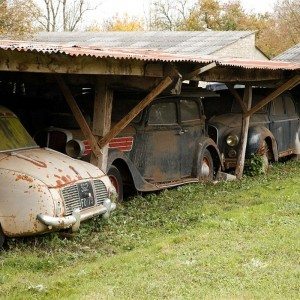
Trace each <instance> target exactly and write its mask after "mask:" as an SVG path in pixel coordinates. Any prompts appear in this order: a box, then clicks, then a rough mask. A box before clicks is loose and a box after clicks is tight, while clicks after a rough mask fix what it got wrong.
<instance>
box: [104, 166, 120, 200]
mask: <svg viewBox="0 0 300 300" xmlns="http://www.w3.org/2000/svg"><path fill="white" fill-rule="evenodd" d="M107 176H108V177H109V179H110V181H111V183H112V185H113V186H114V187H115V189H116V191H117V193H118V200H119V201H120V202H121V201H123V180H122V176H121V173H120V171H119V170H118V169H117V168H116V167H115V166H110V168H109V169H108V172H107Z"/></svg>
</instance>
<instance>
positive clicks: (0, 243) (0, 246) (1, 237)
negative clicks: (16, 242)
mask: <svg viewBox="0 0 300 300" xmlns="http://www.w3.org/2000/svg"><path fill="white" fill-rule="evenodd" d="M5 242H6V237H5V235H4V233H3V230H2V228H1V225H0V251H1V250H2V249H3V248H4V245H5Z"/></svg>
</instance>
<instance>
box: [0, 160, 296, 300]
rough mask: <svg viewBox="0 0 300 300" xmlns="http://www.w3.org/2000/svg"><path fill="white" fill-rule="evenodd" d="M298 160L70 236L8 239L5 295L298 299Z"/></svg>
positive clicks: (147, 201) (136, 208) (157, 202)
mask: <svg viewBox="0 0 300 300" xmlns="http://www.w3.org/2000/svg"><path fill="white" fill-rule="evenodd" d="M299 183H300V162H292V161H291V162H288V163H286V164H278V165H277V164H276V165H274V166H273V167H272V168H271V170H270V172H269V174H268V175H267V176H263V175H262V176H258V177H255V178H250V177H248V178H244V179H243V180H241V181H235V182H222V183H218V184H216V185H214V184H193V185H186V186H183V187H180V188H177V189H173V190H167V191H164V192H161V193H158V194H149V195H147V196H145V197H140V196H139V197H136V198H134V199H131V200H130V201H128V202H125V203H124V204H122V205H119V206H118V209H117V211H116V212H115V213H114V215H113V216H112V217H111V219H110V220H108V221H105V220H103V219H100V218H98V219H95V220H91V221H89V222H87V223H85V224H83V226H82V228H81V231H80V233H79V234H77V235H76V236H74V237H73V238H71V239H70V238H69V239H65V238H62V237H61V236H59V235H58V234H50V235H45V236H41V237H36V238H29V239H15V240H10V250H9V251H7V252H4V253H1V254H0V268H1V269H0V298H7V299H44V298H45V299H48V298H49V299H54V298H55V299H57V298H70V299H78V298H80V299H160V298H167V299H169V298H171V299H199V298H204V299H211V298H213V299H232V298H233V299H241V298H242V299H266V298H267V299H299V295H300V289H299V285H300V276H299V275H300V268H299V258H300V255H299V254H300V251H299V250H300V226H299V225H300V218H299V212H300V184H299Z"/></svg>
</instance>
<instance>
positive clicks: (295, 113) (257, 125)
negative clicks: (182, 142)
mask: <svg viewBox="0 0 300 300" xmlns="http://www.w3.org/2000/svg"><path fill="white" fill-rule="evenodd" d="M268 92H270V91H267V90H264V89H260V90H259V89H254V90H253V103H252V107H253V106H254V105H255V104H257V103H258V102H259V101H260V100H261V99H263V98H264V97H265V96H266V95H268ZM225 98H227V99H225ZM229 98H230V99H229ZM222 100H224V101H226V103H227V104H226V105H225V106H224V107H225V109H226V110H227V108H228V101H231V102H230V103H231V108H229V111H226V112H225V113H224V112H223V114H220V111H222V110H221V109H218V111H219V115H214V116H212V117H210V119H209V121H208V132H209V136H210V137H211V138H212V139H213V140H214V141H215V142H216V143H217V144H218V146H219V149H220V151H221V153H223V154H224V157H225V161H224V166H225V168H227V169H228V168H231V167H235V166H236V161H237V153H238V149H239V145H240V135H241V124H242V112H241V107H240V105H239V104H238V103H237V101H235V100H234V99H233V97H232V96H231V97H229V93H228V92H227V94H226V92H225V95H224V97H223V99H222V96H221V98H220V100H219V101H218V100H216V99H215V101H217V102H219V104H221V102H220V101H222ZM207 101H209V100H207ZM213 107H216V105H208V110H210V111H212V108H213ZM220 107H221V106H220ZM208 114H209V112H208ZM210 114H211V115H212V114H216V111H214V112H210ZM299 137H300V121H299V107H297V103H296V102H295V100H294V99H293V96H292V95H291V94H290V93H289V92H286V93H284V94H282V95H281V96H279V97H277V98H276V99H275V100H274V101H272V102H270V103H269V104H267V105H266V106H264V107H263V108H261V109H260V110H259V111H258V112H257V113H255V114H254V115H253V116H251V119H250V127H249V134H248V141H247V148H246V158H250V156H251V154H261V155H262V156H263V158H264V161H266V162H268V161H277V160H278V159H279V158H280V157H284V156H288V155H299V154H300V141H299Z"/></svg>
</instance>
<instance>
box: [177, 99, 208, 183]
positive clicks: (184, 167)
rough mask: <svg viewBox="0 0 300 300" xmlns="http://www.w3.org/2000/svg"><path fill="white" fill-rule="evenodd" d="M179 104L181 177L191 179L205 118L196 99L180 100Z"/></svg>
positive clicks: (200, 104) (203, 130) (203, 132)
mask: <svg viewBox="0 0 300 300" xmlns="http://www.w3.org/2000/svg"><path fill="white" fill-rule="evenodd" d="M179 104H180V126H181V131H180V133H181V135H180V155H181V159H180V162H181V168H180V169H181V177H182V178H187V177H191V175H192V169H193V167H194V166H195V164H196V163H197V162H196V160H195V159H196V157H197V151H198V141H199V139H200V138H201V137H202V136H204V134H205V117H204V114H203V108H202V103H201V102H200V101H198V100H196V99H181V100H180V101H179Z"/></svg>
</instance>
